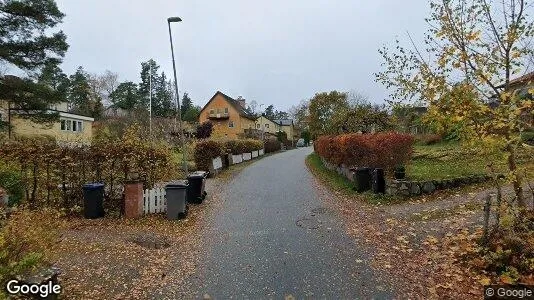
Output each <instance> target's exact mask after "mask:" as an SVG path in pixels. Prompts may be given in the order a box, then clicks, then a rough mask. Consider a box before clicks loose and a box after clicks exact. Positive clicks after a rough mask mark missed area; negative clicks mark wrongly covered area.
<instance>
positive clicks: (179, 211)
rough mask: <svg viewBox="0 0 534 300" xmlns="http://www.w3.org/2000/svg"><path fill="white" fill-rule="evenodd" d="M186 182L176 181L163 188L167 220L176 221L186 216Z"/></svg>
mask: <svg viewBox="0 0 534 300" xmlns="http://www.w3.org/2000/svg"><path fill="white" fill-rule="evenodd" d="M188 186H189V184H188V182H187V180H178V181H175V182H172V183H169V184H167V185H166V186H165V198H166V199H167V219H169V220H178V219H181V218H184V217H185V216H186V215H187V188H188Z"/></svg>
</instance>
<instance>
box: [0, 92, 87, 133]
mask: <svg viewBox="0 0 534 300" xmlns="http://www.w3.org/2000/svg"><path fill="white" fill-rule="evenodd" d="M48 111H49V112H51V113H55V112H57V113H58V114H59V121H57V122H53V123H47V124H38V123H35V122H33V121H31V120H29V119H27V118H22V117H21V116H20V111H19V110H17V108H15V107H9V102H8V101H7V100H0V119H1V120H2V121H3V122H4V123H9V125H10V126H11V127H12V132H11V134H12V136H32V135H36V136H39V135H47V136H51V137H54V138H55V139H56V141H58V142H60V143H75V144H76V143H82V144H89V143H91V139H92V137H93V122H94V119H93V118H91V117H87V116H82V115H78V114H73V113H69V112H68V104H67V103H59V104H55V105H52V106H51V107H50V109H49V110H48Z"/></svg>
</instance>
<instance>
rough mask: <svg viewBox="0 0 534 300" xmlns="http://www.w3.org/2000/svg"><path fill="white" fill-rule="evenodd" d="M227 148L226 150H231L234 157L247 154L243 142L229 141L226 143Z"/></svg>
mask: <svg viewBox="0 0 534 300" xmlns="http://www.w3.org/2000/svg"><path fill="white" fill-rule="evenodd" d="M225 146H226V149H229V150H230V152H231V153H232V154H234V155H238V154H241V153H243V152H245V143H243V140H229V141H227V142H226V145H225Z"/></svg>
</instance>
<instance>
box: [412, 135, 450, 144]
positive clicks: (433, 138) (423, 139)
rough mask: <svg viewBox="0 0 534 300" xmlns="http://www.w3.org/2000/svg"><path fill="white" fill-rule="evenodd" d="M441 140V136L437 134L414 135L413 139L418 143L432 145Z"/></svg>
mask: <svg viewBox="0 0 534 300" xmlns="http://www.w3.org/2000/svg"><path fill="white" fill-rule="evenodd" d="M442 140H443V138H442V137H441V135H439V134H422V135H418V136H416V137H415V141H416V142H417V143H418V144H420V145H433V144H437V143H439V142H441V141H442Z"/></svg>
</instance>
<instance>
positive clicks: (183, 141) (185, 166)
mask: <svg viewBox="0 0 534 300" xmlns="http://www.w3.org/2000/svg"><path fill="white" fill-rule="evenodd" d="M178 22H182V19H180V18H179V17H170V18H168V19H167V24H168V25H169V41H170V42H171V55H172V69H173V71H174V90H175V93H176V114H177V115H178V130H179V131H180V142H181V144H182V160H183V164H184V171H185V175H186V176H187V174H188V172H187V153H186V150H185V138H184V132H183V130H182V114H181V112H180V94H178V79H177V76H176V63H175V61H174V47H173V44H172V32H171V23H178Z"/></svg>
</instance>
